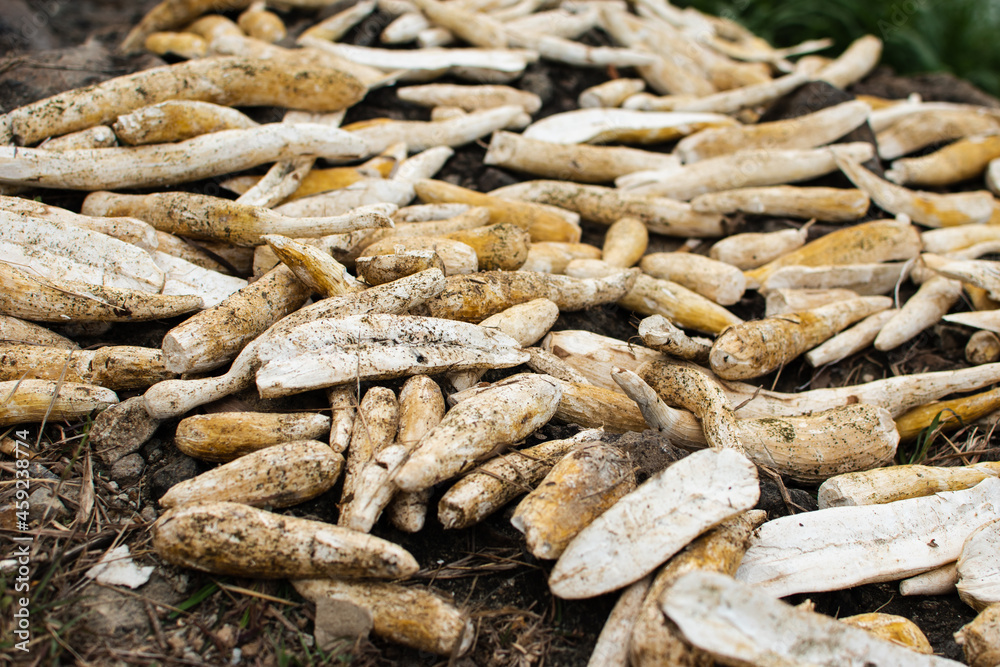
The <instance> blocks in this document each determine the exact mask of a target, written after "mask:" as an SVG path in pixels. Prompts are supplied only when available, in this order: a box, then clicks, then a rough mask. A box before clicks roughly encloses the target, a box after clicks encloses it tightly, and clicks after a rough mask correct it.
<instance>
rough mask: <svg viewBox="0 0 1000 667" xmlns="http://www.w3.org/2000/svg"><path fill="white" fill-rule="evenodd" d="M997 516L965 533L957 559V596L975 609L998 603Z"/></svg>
mask: <svg viewBox="0 0 1000 667" xmlns="http://www.w3.org/2000/svg"><path fill="white" fill-rule="evenodd" d="M998 554H1000V519H994V520H993V521H990V522H988V523H985V524H983V525H982V526H980V527H979V528H977V529H976V530H974V531H973V532H972V534H971V535H969V537H968V538H966V540H965V544H963V545H962V555H961V556H959V558H958V586H957V588H958V596H959V597H960V598H962V602H964V603H966V604H967V605H969V606H970V607H972V608H973V609H975V610H976V611H983V610H984V609H986V608H987V607H989V606H990V605H991V604H995V603H998V602H1000V560H998V558H997V555H998Z"/></svg>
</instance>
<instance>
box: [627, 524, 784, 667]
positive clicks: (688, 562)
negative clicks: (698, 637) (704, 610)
mask: <svg viewBox="0 0 1000 667" xmlns="http://www.w3.org/2000/svg"><path fill="white" fill-rule="evenodd" d="M766 516H767V515H766V514H765V513H764V512H763V511H762V510H749V511H747V512H743V513H742V514H738V515H737V516H735V517H733V518H732V519H729V520H727V521H723V522H722V523H721V524H719V525H718V526H716V527H715V528H713V529H712V530H710V531H709V532H707V533H705V534H704V535H702V536H701V537H699V538H698V539H696V540H695V541H694V542H692V543H691V544H689V545H688V546H686V547H684V550H683V551H681V552H680V553H679V554H677V555H676V556H674V557H673V558H671V559H670V560H668V561H667V562H666V563H665V564H664V566H663V567H662V568H660V570H659V571H658V572H657V573H656V576H655V578H654V579H653V583H652V584H651V585H650V587H649V592H648V593H647V594H646V597H645V600H643V602H642V607H641V608H640V610H639V613H638V617H637V618H636V619H635V626H634V628H633V629H632V635H631V637H630V638H629V647H628V650H629V659H630V664H632V665H634V666H635V667H653V665H678V666H682V667H696V666H698V665H701V664H702V663H703V662H704V661H705V660H706V659H707V656H705V655H704V654H703V653H702V652H701V651H699V650H698V649H695V648H693V647H692V646H691V645H690V644H689V643H687V642H686V641H685V640H684V639H683V636H682V635H681V634H680V632H679V631H678V630H677V626H675V625H674V624H673V623H669V622H667V619H666V617H665V616H664V615H663V612H662V611H660V598H661V597H663V593H664V592H666V590H667V589H668V588H670V587H671V586H672V585H673V584H674V583H675V582H676V581H677V580H678V579H680V578H681V576H682V575H684V574H686V573H687V572H693V571H707V572H721V573H723V574H729V575H732V574H734V573H735V572H736V568H737V567H739V564H740V561H741V560H742V559H743V554H744V553H745V552H746V550H747V546H748V545H749V543H750V535H751V534H752V533H753V531H754V529H756V528H757V526H759V525H760V524H761V523H763V522H764V519H765V518H766Z"/></svg>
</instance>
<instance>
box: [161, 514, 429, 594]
mask: <svg viewBox="0 0 1000 667" xmlns="http://www.w3.org/2000/svg"><path fill="white" fill-rule="evenodd" d="M153 548H154V549H156V552H157V553H158V554H160V556H161V557H163V558H164V559H165V560H167V561H169V562H170V563H173V564H175V565H182V566H184V567H191V568H194V569H197V570H203V571H206V572H213V573H216V574H232V575H236V576H241V577H263V578H281V577H289V578H295V579H302V578H310V577H312V578H315V577H373V578H383V579H394V578H399V577H405V576H408V575H410V574H413V573H414V572H416V571H417V569H418V566H417V562H416V561H415V560H414V559H413V556H411V555H410V554H409V553H408V552H407V551H406V550H404V549H403V548H402V547H400V546H397V545H395V544H393V543H392V542H387V541H386V540H382V539H379V538H377V537H372V536H370V535H365V534H364V533H358V532H356V531H353V530H348V529H346V528H340V527H338V526H333V525H330V524H328V523H323V522H321V521H311V520H309V519H298V518H295V517H289V516H282V515H278V514H272V513H271V512H265V511H264V510H259V509H255V508H253V507H249V506H247V505H239V504H236V503H230V502H200V503H192V504H190V505H182V506H181V507H178V508H176V509H174V510H171V511H169V512H167V513H166V514H164V515H163V516H161V517H160V518H159V519H158V520H157V522H156V524H155V525H154V527H153Z"/></svg>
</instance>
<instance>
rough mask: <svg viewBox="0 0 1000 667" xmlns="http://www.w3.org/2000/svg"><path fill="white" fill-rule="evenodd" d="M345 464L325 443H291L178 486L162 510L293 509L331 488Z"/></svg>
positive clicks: (163, 500)
mask: <svg viewBox="0 0 1000 667" xmlns="http://www.w3.org/2000/svg"><path fill="white" fill-rule="evenodd" d="M343 466H344V457H342V456H341V455H340V454H337V453H336V452H334V451H333V450H332V449H330V447H329V446H328V445H327V444H326V443H323V442H318V441H316V440H298V441H294V442H288V443H285V444H283V445H275V446H273V447H267V448H266V449H261V450H259V451H256V452H253V453H252V454H247V455H246V456H241V457H240V458H238V459H236V460H234V461H230V462H229V463H226V464H225V465H221V466H219V467H218V468H212V469H211V470H209V471H207V472H203V473H202V474H200V475H198V476H197V477H193V478H191V479H188V480H185V481H183V482H180V483H179V484H175V485H174V486H172V487H170V489H169V490H168V491H167V492H166V493H165V494H164V495H163V497H161V498H160V506H161V507H166V508H171V507H179V506H181V505H187V504H190V503H197V502H208V501H226V502H234V503H243V504H245V505H252V506H254V507H265V506H266V507H289V506H291V505H297V504H299V503H302V502H305V501H307V500H310V499H311V498H315V497H316V496H318V495H319V494H321V493H324V492H325V491H327V490H329V489H330V488H331V487H332V486H333V485H334V484H335V483H336V482H337V478H339V477H340V471H341V469H342V468H343Z"/></svg>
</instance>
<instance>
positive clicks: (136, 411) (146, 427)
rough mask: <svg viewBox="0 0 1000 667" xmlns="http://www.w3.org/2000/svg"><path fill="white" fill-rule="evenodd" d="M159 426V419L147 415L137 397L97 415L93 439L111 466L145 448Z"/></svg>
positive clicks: (97, 449) (103, 457) (141, 399)
mask: <svg viewBox="0 0 1000 667" xmlns="http://www.w3.org/2000/svg"><path fill="white" fill-rule="evenodd" d="M159 425H160V420H159V419H153V418H152V417H150V416H149V413H148V412H146V403H145V402H144V401H143V398H142V396H134V397H132V398H129V399H127V400H124V401H122V402H121V403H117V404H115V405H112V406H111V407H109V408H108V409H107V410H105V411H104V412H102V413H101V414H99V415H97V417H96V418H95V419H94V426H93V428H91V430H90V440H91V442H92V443H93V445H94V447H95V451H96V452H97V453H98V455H100V457H101V460H103V461H104V463H105V464H107V465H112V464H114V463H115V462H116V461H118V460H119V459H121V458H122V457H124V456H126V455H128V454H131V453H132V452H134V451H137V450H138V449H139V448H140V447H142V445H143V443H144V442H146V441H147V440H149V439H150V438H151V437H153V433H154V432H156V428H157V427H158V426H159Z"/></svg>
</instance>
